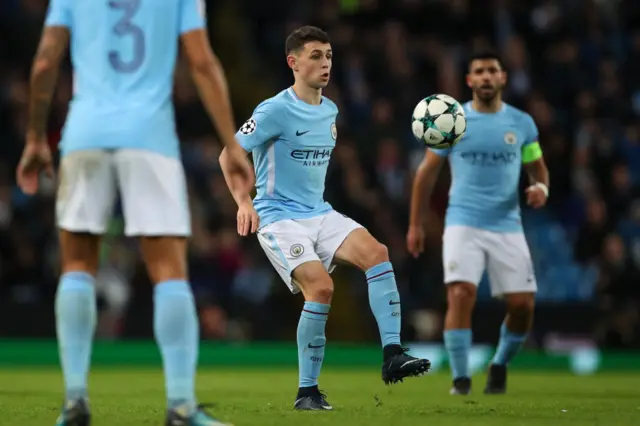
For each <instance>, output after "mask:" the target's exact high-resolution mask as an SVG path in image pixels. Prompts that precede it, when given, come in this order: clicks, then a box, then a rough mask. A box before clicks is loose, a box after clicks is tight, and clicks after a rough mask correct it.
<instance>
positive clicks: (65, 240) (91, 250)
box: [60, 231, 100, 276]
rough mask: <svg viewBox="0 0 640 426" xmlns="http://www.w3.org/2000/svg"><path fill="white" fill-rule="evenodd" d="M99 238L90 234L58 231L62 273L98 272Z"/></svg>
mask: <svg viewBox="0 0 640 426" xmlns="http://www.w3.org/2000/svg"><path fill="white" fill-rule="evenodd" d="M99 247H100V238H99V237H98V236H95V235H91V234H83V233H73V232H69V231H61V232H60V248H61V261H62V273H66V272H78V271H82V272H86V273H88V274H91V275H93V276H96V274H97V273H98V260H99V256H98V254H99Z"/></svg>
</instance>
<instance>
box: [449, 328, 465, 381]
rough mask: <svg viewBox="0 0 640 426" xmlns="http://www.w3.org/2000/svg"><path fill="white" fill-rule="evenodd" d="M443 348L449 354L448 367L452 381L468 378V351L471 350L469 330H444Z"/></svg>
mask: <svg viewBox="0 0 640 426" xmlns="http://www.w3.org/2000/svg"><path fill="white" fill-rule="evenodd" d="M444 346H445V348H447V352H449V365H450V366H451V374H452V375H453V379H454V380H455V379H458V378H460V377H469V351H470V350H471V330H470V329H468V328H465V329H455V330H445V332H444Z"/></svg>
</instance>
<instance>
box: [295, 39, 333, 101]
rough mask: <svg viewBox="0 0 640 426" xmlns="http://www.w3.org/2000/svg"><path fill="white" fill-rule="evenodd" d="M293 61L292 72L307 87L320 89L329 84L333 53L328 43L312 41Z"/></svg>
mask: <svg viewBox="0 0 640 426" xmlns="http://www.w3.org/2000/svg"><path fill="white" fill-rule="evenodd" d="M294 59H295V60H294V61H293V66H292V68H293V70H294V71H296V73H297V74H298V76H299V78H301V79H302V80H303V81H304V82H305V83H306V84H307V85H308V86H309V87H313V88H314V89H322V88H324V87H327V85H328V84H329V78H330V76H331V65H332V61H333V51H332V50H331V45H330V44H328V43H320V42H317V41H312V42H309V43H307V44H305V45H304V49H302V50H301V51H300V52H299V53H298V54H297V55H295V57H294Z"/></svg>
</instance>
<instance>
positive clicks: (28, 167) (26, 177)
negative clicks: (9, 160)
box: [16, 136, 54, 195]
mask: <svg viewBox="0 0 640 426" xmlns="http://www.w3.org/2000/svg"><path fill="white" fill-rule="evenodd" d="M43 171H44V172H45V173H46V174H47V175H48V176H50V177H51V178H53V177H54V172H53V160H52V157H51V149H50V148H49V143H48V141H47V139H46V138H45V137H41V138H34V137H29V136H28V137H27V142H26V144H25V146H24V150H23V152H22V158H21V159H20V163H19V164H18V170H17V171H16V180H17V182H18V186H19V187H20V189H21V190H22V192H24V193H25V194H29V195H33V194H35V193H36V192H38V181H39V177H40V173H41V172H43Z"/></svg>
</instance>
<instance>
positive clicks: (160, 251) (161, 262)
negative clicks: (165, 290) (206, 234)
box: [140, 237, 187, 284]
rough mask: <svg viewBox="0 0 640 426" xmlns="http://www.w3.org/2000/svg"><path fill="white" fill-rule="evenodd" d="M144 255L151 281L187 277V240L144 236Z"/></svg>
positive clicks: (155, 282) (158, 281)
mask: <svg viewBox="0 0 640 426" xmlns="http://www.w3.org/2000/svg"><path fill="white" fill-rule="evenodd" d="M140 248H141V249H142V257H143V259H144V263H145V265H146V267H147V272H148V274H149V278H150V279H151V282H153V283H154V284H158V283H161V282H164V281H168V280H182V279H186V278H187V263H186V240H185V239H184V238H177V237H143V238H141V239H140Z"/></svg>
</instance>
